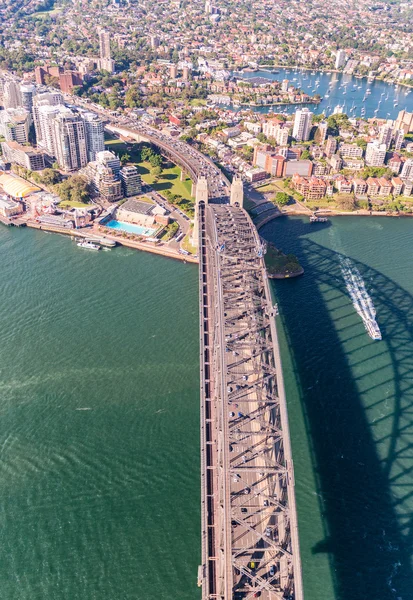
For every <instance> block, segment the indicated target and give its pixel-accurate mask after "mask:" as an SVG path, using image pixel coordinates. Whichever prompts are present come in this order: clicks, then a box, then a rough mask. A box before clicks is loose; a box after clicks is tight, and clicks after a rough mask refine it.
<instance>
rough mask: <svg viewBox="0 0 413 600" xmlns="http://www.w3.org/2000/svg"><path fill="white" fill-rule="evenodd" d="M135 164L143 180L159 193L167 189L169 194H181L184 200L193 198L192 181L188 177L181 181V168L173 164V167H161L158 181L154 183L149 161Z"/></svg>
mask: <svg viewBox="0 0 413 600" xmlns="http://www.w3.org/2000/svg"><path fill="white" fill-rule="evenodd" d="M136 166H137V167H138V171H139V173H140V174H141V175H142V179H143V181H144V182H145V183H147V184H149V185H150V186H151V187H153V189H154V190H156V191H157V192H159V193H160V194H162V192H163V191H166V190H168V191H169V192H171V194H177V195H178V196H182V198H184V199H185V200H189V201H192V200H193V198H192V196H191V187H192V182H191V180H190V179H189V178H186V179H185V181H181V179H180V177H181V169H180V168H179V167H177V166H175V165H174V166H173V167H169V168H167V169H162V175H160V177H159V179H158V181H157V182H156V183H155V176H154V175H153V172H152V167H151V165H150V163H148V162H144V163H138V164H137V165H136Z"/></svg>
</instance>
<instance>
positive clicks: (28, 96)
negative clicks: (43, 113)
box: [20, 85, 36, 114]
mask: <svg viewBox="0 0 413 600" xmlns="http://www.w3.org/2000/svg"><path fill="white" fill-rule="evenodd" d="M35 95H36V86H35V85H21V86H20V106H22V107H23V108H25V109H26V110H27V111H29V113H30V114H31V112H32V108H33V98H34V97H35Z"/></svg>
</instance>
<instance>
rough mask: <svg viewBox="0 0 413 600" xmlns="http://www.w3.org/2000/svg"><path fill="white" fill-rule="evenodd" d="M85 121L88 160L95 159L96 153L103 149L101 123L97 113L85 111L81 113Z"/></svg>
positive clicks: (103, 141) (103, 140) (103, 139)
mask: <svg viewBox="0 0 413 600" xmlns="http://www.w3.org/2000/svg"><path fill="white" fill-rule="evenodd" d="M82 117H83V120H84V122H85V131H86V141H87V150H88V160H89V161H93V160H96V154H97V153H98V152H103V151H104V149H105V138H104V131H103V123H102V121H101V119H100V118H99V116H98V115H96V114H95V113H92V112H87V113H84V114H83V115H82Z"/></svg>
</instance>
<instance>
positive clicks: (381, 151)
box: [366, 140, 387, 167]
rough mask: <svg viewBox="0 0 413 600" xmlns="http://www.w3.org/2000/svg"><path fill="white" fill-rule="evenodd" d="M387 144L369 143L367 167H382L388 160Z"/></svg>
mask: <svg viewBox="0 0 413 600" xmlns="http://www.w3.org/2000/svg"><path fill="white" fill-rule="evenodd" d="M386 152H387V148H386V144H381V143H380V142H379V141H377V140H374V142H369V143H368V144H367V148H366V165H367V166H368V167H382V166H383V165H384V161H385V160H386Z"/></svg>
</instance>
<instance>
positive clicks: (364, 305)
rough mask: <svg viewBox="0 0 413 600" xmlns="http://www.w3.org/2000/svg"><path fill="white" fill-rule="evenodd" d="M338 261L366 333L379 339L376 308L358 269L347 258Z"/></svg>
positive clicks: (374, 338) (380, 337) (380, 336)
mask: <svg viewBox="0 0 413 600" xmlns="http://www.w3.org/2000/svg"><path fill="white" fill-rule="evenodd" d="M340 263H341V265H340V267H341V272H342V274H343V277H344V281H345V284H346V288H347V290H348V292H349V294H350V298H351V301H352V302H353V306H354V308H355V309H356V311H357V313H358V314H359V315H360V317H361V318H362V320H363V323H364V327H365V328H366V331H367V333H368V334H369V336H370V337H371V338H372V339H373V340H381V339H382V335H381V331H380V328H379V326H378V324H377V321H376V309H375V307H374V304H373V300H372V299H371V297H370V296H369V294H368V292H367V290H366V286H365V283H364V281H363V278H362V276H361V275H360V271H359V270H358V269H357V267H355V266H354V265H353V264H352V262H351V260H350V259H349V258H342V259H341V260H340Z"/></svg>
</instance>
